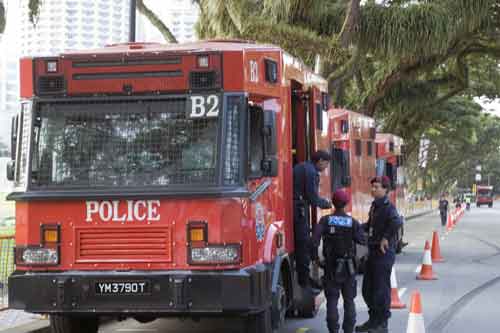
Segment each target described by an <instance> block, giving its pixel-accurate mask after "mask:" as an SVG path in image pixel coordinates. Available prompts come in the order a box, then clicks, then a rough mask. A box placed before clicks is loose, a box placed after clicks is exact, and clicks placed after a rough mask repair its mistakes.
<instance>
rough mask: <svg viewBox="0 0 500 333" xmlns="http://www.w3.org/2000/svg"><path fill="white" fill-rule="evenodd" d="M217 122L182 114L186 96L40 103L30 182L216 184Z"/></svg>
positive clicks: (66, 184)
mask: <svg viewBox="0 0 500 333" xmlns="http://www.w3.org/2000/svg"><path fill="white" fill-rule="evenodd" d="M218 120H219V118H218V117H202V118H191V117H189V115H188V113H187V112H186V99H185V98H176V99H168V100H146V101H145V100H141V101H113V102H92V103H88V102H87V103H83V102H82V103H51V104H40V105H39V109H38V113H37V118H36V121H35V127H34V135H35V138H34V145H35V146H34V148H33V154H32V175H33V176H32V185H33V186H34V187H72V186H74V187H93V188H95V187H110V186H165V185H184V184H212V183H215V177H216V164H217V156H218V153H217V147H218V145H217V142H218V127H219V121H218Z"/></svg>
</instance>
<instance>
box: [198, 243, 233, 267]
mask: <svg viewBox="0 0 500 333" xmlns="http://www.w3.org/2000/svg"><path fill="white" fill-rule="evenodd" d="M190 250H191V256H190V257H191V263H192V264H238V263H240V246H239V245H227V246H223V245H212V246H206V247H193V248H191V249H190Z"/></svg>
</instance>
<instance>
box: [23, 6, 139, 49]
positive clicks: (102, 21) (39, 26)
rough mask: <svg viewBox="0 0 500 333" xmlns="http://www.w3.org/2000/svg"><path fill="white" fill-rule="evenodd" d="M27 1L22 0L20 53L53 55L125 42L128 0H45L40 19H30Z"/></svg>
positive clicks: (127, 31)
mask: <svg viewBox="0 0 500 333" xmlns="http://www.w3.org/2000/svg"><path fill="white" fill-rule="evenodd" d="M28 2H29V0H21V15H22V20H21V29H20V35H19V42H20V46H21V55H22V56H26V55H30V56H31V55H52V54H57V53H59V52H62V51H66V50H77V49H89V48H97V47H102V46H104V45H106V44H113V43H119V42H126V41H127V40H128V33H129V26H130V22H129V17H130V0H121V1H117V0H45V1H42V7H41V11H40V15H39V20H38V22H36V25H35V26H33V24H32V23H31V22H29V19H28V17H29V16H28V15H29V8H28Z"/></svg>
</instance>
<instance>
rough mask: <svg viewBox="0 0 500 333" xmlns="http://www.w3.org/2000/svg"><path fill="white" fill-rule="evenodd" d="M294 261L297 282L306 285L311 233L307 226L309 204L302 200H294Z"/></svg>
mask: <svg viewBox="0 0 500 333" xmlns="http://www.w3.org/2000/svg"><path fill="white" fill-rule="evenodd" d="M293 220H294V236H295V237H294V238H295V261H296V263H297V275H298V278H299V284H300V285H301V286H306V285H307V284H308V283H309V274H310V270H309V265H310V263H311V252H312V244H311V233H310V227H309V206H308V205H305V204H303V203H302V202H294V210H293Z"/></svg>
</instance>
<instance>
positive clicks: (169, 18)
mask: <svg viewBox="0 0 500 333" xmlns="http://www.w3.org/2000/svg"><path fill="white" fill-rule="evenodd" d="M144 3H145V4H146V5H147V6H148V8H150V9H151V10H152V11H153V12H154V13H155V14H156V15H157V16H158V17H159V18H160V19H161V20H162V21H163V23H165V25H166V26H167V27H168V28H169V29H170V31H171V32H172V34H173V35H174V36H175V38H176V39H177V41H178V42H180V43H182V42H191V41H195V40H196V35H195V32H194V25H195V23H196V21H197V20H198V16H199V8H198V5H196V4H194V3H193V1H192V0H168V1H165V0H144ZM136 31H137V34H136V40H137V41H139V42H158V43H165V42H166V41H165V38H163V36H162V34H161V33H160V32H159V31H158V29H157V28H156V27H155V26H153V25H152V24H151V23H150V22H149V20H148V19H147V18H146V17H144V16H143V15H140V14H137V29H136Z"/></svg>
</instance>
